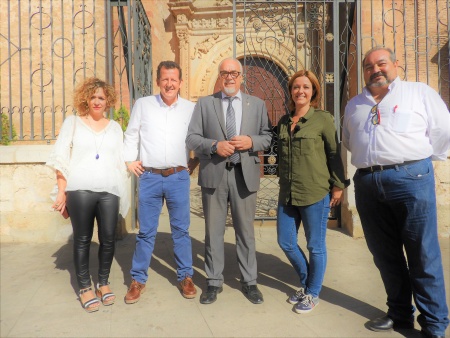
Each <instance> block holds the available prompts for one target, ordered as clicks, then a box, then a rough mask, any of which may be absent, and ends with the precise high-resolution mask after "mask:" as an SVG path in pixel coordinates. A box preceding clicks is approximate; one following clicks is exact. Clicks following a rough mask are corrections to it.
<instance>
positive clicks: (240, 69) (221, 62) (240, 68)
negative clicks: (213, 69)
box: [218, 58, 243, 74]
mask: <svg viewBox="0 0 450 338" xmlns="http://www.w3.org/2000/svg"><path fill="white" fill-rule="evenodd" d="M228 60H234V61H236V62H237V63H238V64H239V71H240V72H241V74H242V73H243V69H242V64H241V62H240V61H239V60H238V59H235V58H226V59H223V60H222V61H220V63H219V67H218V70H219V73H220V67H222V64H223V63H224V62H225V61H228Z"/></svg>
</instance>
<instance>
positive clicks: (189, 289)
mask: <svg viewBox="0 0 450 338" xmlns="http://www.w3.org/2000/svg"><path fill="white" fill-rule="evenodd" d="M178 288H179V289H180V291H181V294H182V295H183V297H184V298H188V299H192V298H195V295H196V294H197V289H196V288H195V285H194V282H193V281H192V278H191V277H186V278H185V279H183V280H182V281H181V282H180V284H178Z"/></svg>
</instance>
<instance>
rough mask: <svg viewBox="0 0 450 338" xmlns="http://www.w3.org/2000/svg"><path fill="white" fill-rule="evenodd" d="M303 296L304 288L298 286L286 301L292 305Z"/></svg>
mask: <svg viewBox="0 0 450 338" xmlns="http://www.w3.org/2000/svg"><path fill="white" fill-rule="evenodd" d="M305 296H306V295H305V289H304V288H300V289H298V291H296V292H295V293H294V294H293V295H292V296H290V297H289V299H288V302H289V303H291V304H292V305H295V304H297V303H298V302H299V301H301V300H302V299H303V297H305Z"/></svg>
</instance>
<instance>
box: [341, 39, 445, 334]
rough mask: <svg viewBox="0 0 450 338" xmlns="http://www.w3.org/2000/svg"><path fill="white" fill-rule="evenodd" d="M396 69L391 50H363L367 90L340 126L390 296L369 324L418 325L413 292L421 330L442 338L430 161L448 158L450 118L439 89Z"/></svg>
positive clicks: (360, 209) (380, 328)
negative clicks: (400, 74)
mask: <svg viewBox="0 0 450 338" xmlns="http://www.w3.org/2000/svg"><path fill="white" fill-rule="evenodd" d="M397 67H398V63H397V60H396V57H395V54H394V53H393V51H392V50H391V49H389V48H383V47H375V48H373V49H371V50H370V51H368V52H367V53H366V55H365V58H364V60H363V71H364V80H365V82H366V87H365V88H364V89H363V92H362V93H361V94H359V95H357V96H356V97H354V98H353V99H351V100H350V102H349V103H348V105H347V107H346V109H345V115H344V123H343V132H342V140H343V143H344V145H345V146H346V148H347V149H348V150H349V151H350V152H351V153H352V158H351V162H352V164H353V165H355V166H356V167H357V168H358V170H357V171H356V174H355V176H354V178H353V179H354V183H355V197H356V208H357V210H358V213H359V216H360V218H361V223H362V227H363V230H364V234H365V237H366V241H367V245H368V247H369V250H370V251H371V253H372V255H373V258H374V262H375V265H376V266H377V268H378V269H379V270H380V273H381V277H382V280H383V283H384V286H385V289H386V293H387V306H388V311H387V315H386V316H384V317H381V318H377V319H374V320H371V321H370V322H369V323H368V324H367V325H368V328H370V329H371V330H373V331H388V330H392V329H393V328H394V329H398V328H406V329H411V328H413V327H414V311H415V308H414V306H413V305H412V298H413V297H414V301H415V304H416V306H417V309H418V311H419V312H420V315H419V316H418V317H417V321H418V323H419V324H420V326H421V327H422V333H423V335H424V336H425V337H444V336H445V330H446V328H447V326H448V323H449V319H448V308H447V304H446V297H445V286H444V275H443V270H442V259H441V251H440V249H439V242H438V234H437V213H436V193H435V182H434V173H433V165H432V162H431V161H432V160H446V158H447V152H448V149H449V145H450V115H449V112H448V109H447V107H446V105H445V103H444V102H443V101H442V99H441V97H440V96H439V95H438V94H437V93H436V91H435V90H433V89H432V88H431V87H429V86H427V85H426V84H423V83H418V82H406V81H402V80H400V78H399V77H398V76H397ZM404 252H405V253H406V258H405V254H404Z"/></svg>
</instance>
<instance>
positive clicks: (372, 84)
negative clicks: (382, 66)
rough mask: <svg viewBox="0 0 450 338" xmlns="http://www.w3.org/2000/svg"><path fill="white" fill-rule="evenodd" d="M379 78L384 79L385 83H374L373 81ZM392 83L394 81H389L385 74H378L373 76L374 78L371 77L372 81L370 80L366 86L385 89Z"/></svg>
mask: <svg viewBox="0 0 450 338" xmlns="http://www.w3.org/2000/svg"><path fill="white" fill-rule="evenodd" d="M379 76H382V77H384V81H377V82H372V80H373V79H374V78H376V77H379ZM392 82H393V80H389V79H388V78H387V75H386V74H385V73H383V72H378V73H375V74H372V76H371V77H370V79H369V82H368V83H366V86H367V87H384V86H386V85H389V84H391V83H392Z"/></svg>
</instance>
